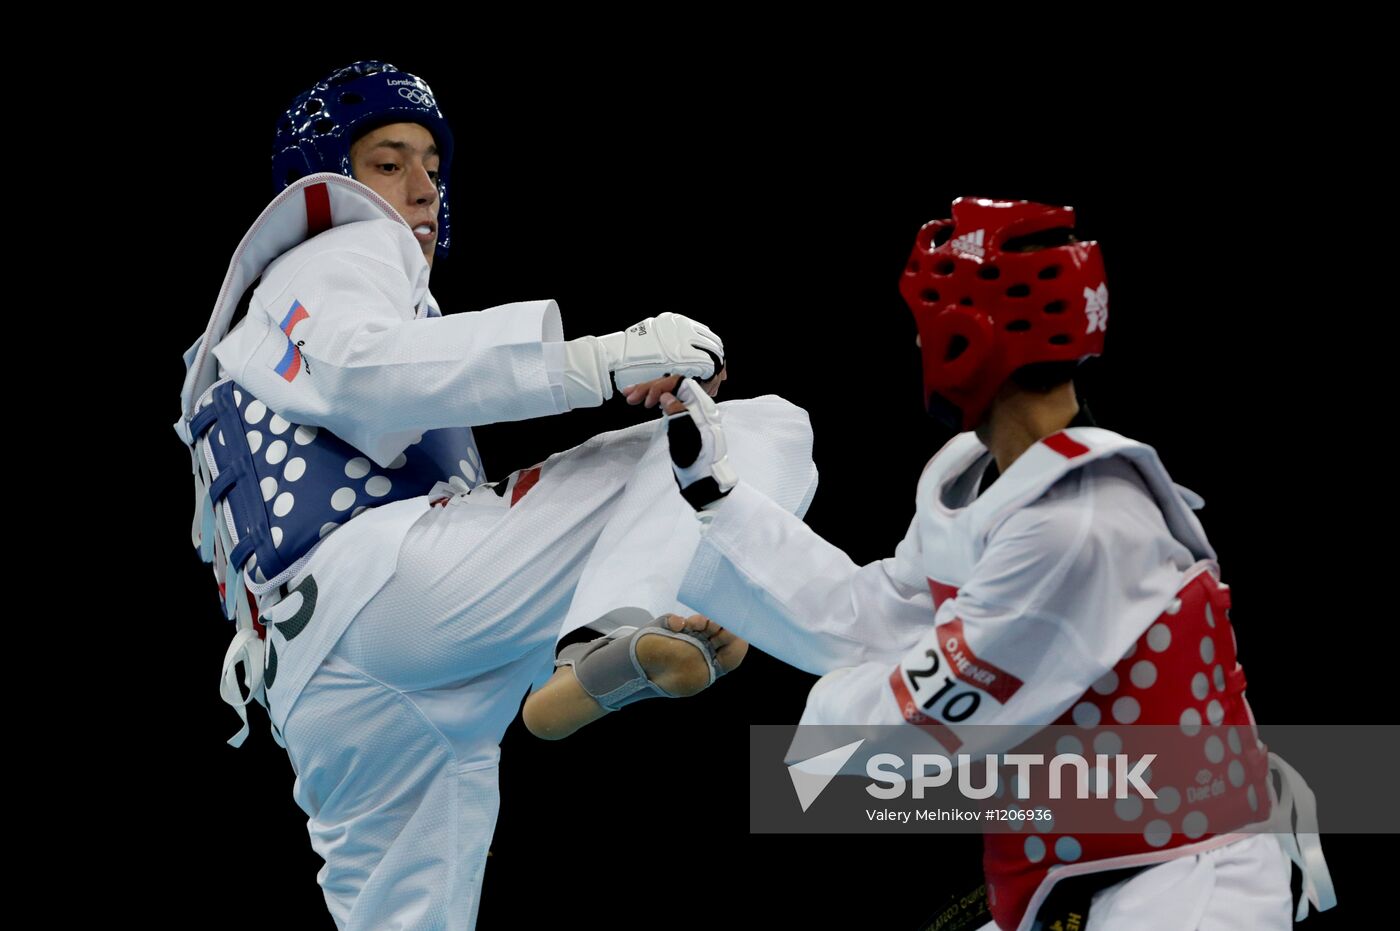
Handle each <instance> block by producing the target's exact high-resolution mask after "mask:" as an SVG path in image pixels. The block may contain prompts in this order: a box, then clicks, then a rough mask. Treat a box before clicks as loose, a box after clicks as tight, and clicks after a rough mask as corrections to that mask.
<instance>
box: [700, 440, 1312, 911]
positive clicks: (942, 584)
mask: <svg viewBox="0 0 1400 931" xmlns="http://www.w3.org/2000/svg"><path fill="white" fill-rule="evenodd" d="M990 461H991V456H990V453H989V452H988V451H987V450H986V448H985V447H984V446H983V445H982V444H981V443H980V442H979V441H978V440H977V438H976V437H975V436H974V435H973V434H972V433H964V434H961V435H959V436H957V437H955V438H954V439H953V440H951V441H950V442H949V443H948V444H947V445H946V446H945V447H944V448H943V449H942V450H941V451H940V452H939V453H938V454H937V455H936V456H935V457H934V459H933V460H931V461H930V463H929V464H928V466H927V467H926V468H925V470H924V473H923V475H922V477H921V479H920V482H919V485H918V489H917V492H916V499H915V515H914V518H913V520H912V521H911V522H910V525H909V529H908V532H907V533H906V534H905V536H904V539H903V540H902V541H901V542H900V543H899V545H898V547H897V548H896V550H895V555H894V556H892V557H889V558H886V559H881V560H878V561H876V562H872V563H870V564H868V565H865V566H857V565H855V564H853V563H852V562H851V560H850V559H849V558H848V557H847V556H846V554H845V553H844V552H842V551H841V550H840V549H838V548H836V547H835V546H832V545H831V544H830V543H828V542H826V541H825V540H823V539H822V538H821V537H819V536H818V535H817V534H816V533H815V532H813V531H812V530H811V529H810V528H809V527H807V525H805V524H804V523H802V522H801V521H800V520H798V519H796V518H794V517H793V516H792V515H791V514H788V513H786V512H785V511H783V510H782V509H781V508H779V507H777V506H775V505H774V504H773V502H771V501H769V500H768V499H767V498H765V496H764V495H763V494H761V493H759V492H758V491H756V490H755V489H753V488H751V487H749V486H748V485H747V483H746V482H744V481H740V483H739V484H738V485H736V486H735V487H734V489H733V490H732V491H731V492H730V494H729V495H728V496H727V497H726V498H725V499H723V500H722V501H721V502H719V503H718V504H717V505H716V506H715V507H714V509H713V510H714V513H713V518H712V519H711V521H710V523H709V524H708V527H707V529H705V530H704V531H703V536H702V542H701V544H700V547H699V548H698V550H697V551H696V556H695V559H694V562H693V564H692V565H691V567H690V570H689V573H688V575H687V577H686V579H685V581H684V582H683V584H682V587H681V591H680V597H681V599H682V600H683V601H685V602H686V603H687V604H690V605H692V606H694V608H695V609H696V610H697V611H700V612H701V613H704V614H706V615H708V616H710V617H712V618H714V619H715V621H716V622H717V623H720V624H722V625H723V626H725V627H726V628H728V629H730V630H732V631H734V632H735V633H737V634H739V635H740V636H741V637H744V638H746V639H748V640H749V641H750V642H751V643H753V644H754V645H755V646H757V647H759V648H761V649H763V650H765V651H767V652H769V653H772V654H773V655H774V656H776V657H778V658H779V659H782V660H784V661H785V662H788V663H790V664H792V665H794V666H797V667H799V668H802V669H804V670H806V671H808V672H811V673H814V674H817V675H819V676H820V677H821V678H820V679H819V680H818V681H817V683H816V684H815V686H813V688H812V690H811V692H810V694H809V695H808V698H807V704H806V709H805V711H804V713H803V716H802V723H803V724H814V725H835V724H847V725H884V724H888V725H904V726H908V725H915V726H919V727H920V728H921V729H923V730H924V731H925V732H926V733H932V734H937V735H939V736H938V741H939V743H940V744H941V746H942V747H943V749H942V750H938V751H934V752H942V753H944V754H946V755H947V756H949V757H950V758H953V757H955V753H954V752H953V751H954V750H956V752H957V753H971V754H980V753H998V752H1003V751H1006V750H1009V749H1011V748H1010V747H1002V746H987V745H980V744H979V740H980V739H982V738H983V735H984V734H985V733H986V732H981V731H978V730H977V729H976V728H974V727H970V726H972V725H988V724H995V725H1004V724H1005V725H1050V724H1052V723H1065V724H1068V723H1073V724H1075V725H1078V726H1079V727H1081V728H1083V734H1084V739H1083V743H1084V744H1086V745H1087V744H1089V743H1091V742H1092V740H1093V738H1094V737H1096V736H1098V735H1099V734H1102V733H1104V732H1105V731H1106V730H1107V729H1108V728H1110V727H1112V726H1113V725H1114V724H1115V722H1118V723H1122V724H1126V723H1132V722H1133V721H1134V720H1138V722H1139V723H1170V724H1173V725H1175V724H1177V722H1178V721H1180V722H1181V726H1182V727H1183V729H1187V728H1188V724H1189V723H1190V722H1192V721H1195V722H1197V729H1199V722H1200V721H1201V720H1202V719H1203V718H1205V719H1209V720H1210V722H1211V723H1212V724H1218V723H1221V722H1222V720H1223V723H1224V724H1227V725H1228V724H1232V723H1236V718H1238V723H1239V725H1240V730H1241V732H1244V729H1245V728H1246V727H1247V726H1249V725H1252V718H1251V717H1249V716H1248V711H1247V707H1246V706H1245V705H1244V700H1243V673H1242V672H1241V671H1237V669H1232V668H1229V667H1234V666H1235V664H1234V646H1233V637H1232V636H1229V634H1228V632H1227V631H1225V630H1223V628H1224V627H1228V623H1229V622H1228V618H1227V617H1225V616H1224V611H1223V610H1220V609H1221V608H1222V607H1223V606H1227V605H1228V595H1227V594H1223V592H1224V591H1225V587H1224V586H1222V585H1218V584H1217V578H1218V570H1217V569H1216V566H1215V563H1214V553H1213V551H1212V550H1211V548H1210V545H1209V543H1208V542H1207V541H1206V538H1205V534H1204V532H1203V531H1202V529H1201V526H1200V524H1199V522H1198V521H1197V520H1196V518H1195V516H1194V514H1193V513H1192V510H1191V507H1190V506H1188V504H1187V501H1190V502H1191V503H1192V504H1193V505H1194V506H1196V507H1199V506H1200V505H1201V502H1200V500H1199V499H1198V498H1196V496H1195V495H1194V494H1192V493H1190V492H1189V491H1186V490H1185V489H1180V488H1179V487H1177V486H1174V485H1173V484H1172V483H1171V481H1170V479H1169V477H1168V476H1167V474H1166V472H1165V470H1164V469H1163V468H1162V466H1161V464H1160V462H1159V460H1158V459H1157V456H1156V454H1155V453H1154V452H1153V451H1152V450H1151V449H1150V448H1148V447H1145V446H1142V445H1141V444H1138V443H1134V442H1133V441H1130V440H1127V439H1124V438H1123V437H1120V436H1118V435H1117V434H1113V433H1110V432H1109V431H1106V430H1101V429H1098V428H1093V427H1085V428H1079V427H1076V428H1072V429H1067V430H1065V431H1063V432H1061V433H1059V434H1056V435H1054V436H1052V437H1048V438H1046V439H1045V440H1044V441H1042V442H1039V443H1036V444H1035V445H1034V446H1032V447H1031V448H1030V449H1029V450H1027V452H1026V453H1025V454H1023V455H1022V456H1021V457H1020V458H1019V459H1017V460H1016V462H1014V463H1013V464H1012V465H1011V467H1010V468H1009V469H1008V470H1007V471H1006V472H1005V473H1004V474H1002V475H1000V476H999V477H998V478H997V479H996V481H995V482H993V483H992V484H991V485H990V486H988V487H987V489H986V490H985V491H984V492H982V493H981V494H980V495H979V485H980V482H981V480H982V478H983V474H984V472H985V469H986V468H987V466H988V464H989V463H990ZM739 474H740V475H741V476H742V475H743V473H742V471H741V472H740V473H739ZM1192 583H1195V584H1194V585H1193V584H1192ZM1191 592H1198V594H1194V595H1193V594H1190V593H1191ZM1210 599H1213V601H1212V600H1210ZM1183 603H1185V604H1187V606H1188V608H1189V610H1188V609H1184V608H1183V607H1182V605H1183ZM1211 604H1214V606H1215V610H1212V608H1211ZM1173 612H1176V613H1178V614H1179V615H1180V618H1177V617H1173ZM1188 614H1190V615H1192V617H1190V618H1187V615H1188ZM1217 624H1218V625H1219V626H1216V625H1217ZM1183 625H1196V626H1194V627H1188V626H1183ZM1197 628H1199V632H1197ZM1173 632H1175V634H1176V636H1175V639H1174V640H1173V639H1172V633H1173ZM1205 640H1210V644H1208V645H1207V644H1206V643H1205V642H1204V641H1205ZM1227 641H1228V646H1227ZM1173 644H1174V645H1173ZM1197 644H1200V652H1199V654H1198V653H1197V652H1196V650H1197ZM1217 648H1218V649H1217ZM1207 651H1209V652H1210V653H1211V655H1210V657H1209V658H1210V659H1211V660H1212V662H1215V661H1217V660H1219V661H1221V662H1224V663H1228V664H1229V666H1221V665H1216V666H1215V667H1214V668H1213V667H1212V666H1211V665H1209V664H1203V660H1205V659H1206V658H1207V656H1206V653H1207ZM1227 651H1228V656H1227ZM1216 653H1218V654H1219V655H1218V656H1217V655H1216ZM934 656H937V657H938V658H939V660H941V665H940V663H939V662H938V661H933V662H932V666H933V667H934V671H933V672H932V673H930V666H931V659H930V658H931V657H934ZM1192 664H1194V665H1192ZM1159 668H1160V672H1159ZM911 672H915V675H913V676H911V675H910V673H911ZM1227 673H1228V675H1227ZM1120 679H1121V682H1120ZM1201 684H1204V685H1206V687H1207V690H1208V691H1209V694H1200V693H1199V692H1197V693H1196V694H1193V688H1196V687H1198V686H1199V685H1201ZM1177 685H1179V686H1180V687H1179V688H1177ZM1154 687H1155V694H1154ZM1178 692H1179V693H1180V694H1178ZM1187 705H1194V707H1195V709H1196V710H1187ZM1193 716H1194V717H1193ZM1105 736H1107V737H1110V738H1111V737H1113V736H1114V735H1112V734H1106V735H1105ZM1231 740H1232V744H1231V749H1232V751H1236V752H1238V751H1242V750H1245V749H1247V748H1246V747H1242V746H1239V745H1237V744H1236V743H1235V738H1234V737H1232V738H1231ZM1096 746H1097V745H1096ZM974 758H976V757H975V756H974ZM1226 762H1228V761H1225V760H1222V761H1221V764H1222V769H1220V770H1219V771H1218V772H1219V774H1220V778H1221V781H1222V783H1223V782H1224V781H1225V773H1226V770H1225V769H1224V768H1223V766H1224V764H1225V763H1226ZM1264 765H1267V763H1265V764H1264ZM1257 769H1259V771H1262V769H1261V768H1257ZM1255 771H1256V770H1250V771H1249V772H1250V773H1251V774H1253V773H1254V772H1255ZM1245 775H1246V770H1245V769H1244V768H1243V767H1242V766H1239V765H1238V764H1236V765H1232V767H1231V769H1230V770H1229V778H1230V785H1231V786H1232V787H1233V788H1231V790H1230V791H1231V792H1232V793H1234V795H1235V796H1236V798H1235V802H1234V806H1235V809H1236V810H1237V812H1244V813H1245V818H1244V821H1248V820H1251V819H1250V813H1257V816H1258V818H1260V819H1262V818H1263V816H1264V815H1265V814H1267V810H1264V811H1261V810H1260V808H1259V806H1260V803H1261V800H1262V799H1261V791H1260V786H1261V785H1262V781H1260V783H1259V784H1255V783H1253V782H1251V784H1250V785H1248V786H1245V785H1244V782H1245V778H1244V777H1245ZM1236 777H1239V781H1235V780H1236ZM1246 791H1247V792H1248V795H1247V796H1246ZM1262 801H1264V802H1265V804H1267V801H1266V800H1262ZM1246 803H1247V805H1248V807H1246ZM1187 808H1188V806H1182V807H1181V809H1180V810H1179V811H1178V812H1176V813H1175V814H1174V815H1173V819H1174V820H1171V819H1169V820H1164V821H1162V822H1160V823H1157V822H1154V823H1152V824H1148V825H1146V828H1145V830H1146V834H1145V835H1143V834H1126V833H1125V834H1123V835H1110V836H1109V837H1110V841H1109V842H1110V843H1111V844H1113V845H1114V848H1113V849H1112V850H1101V851H1100V852H1098V853H1096V852H1095V848H1094V846H1093V844H1092V843H1091V840H1092V838H1090V837H1087V836H1086V837H1084V838H1078V839H1075V838H1068V839H1067V840H1066V841H1064V842H1061V843H1056V842H1055V841H1054V839H1053V837H1051V838H1047V839H1048V840H1049V842H1050V849H1049V850H1047V849H1046V843H1045V842H1044V841H1045V840H1047V839H1042V838H1039V837H1035V838H1025V837H1022V836H1020V835H1010V836H1008V835H991V834H989V835H987V836H986V838H985V841H986V843H987V846H988V856H987V860H986V863H985V864H984V865H985V866H986V867H987V868H988V890H989V893H988V895H989V901H990V902H991V903H992V906H993V915H994V918H996V920H998V921H1000V922H1001V925H1000V927H1002V928H1003V929H1005V931H1010V929H1011V928H1017V927H1019V928H1023V929H1028V928H1030V927H1031V923H1032V921H1033V920H1034V917H1035V912H1036V908H1037V907H1038V905H1039V904H1040V903H1041V902H1043V901H1044V897H1045V895H1046V894H1048V891H1049V889H1050V886H1051V885H1052V884H1053V882H1054V881H1055V879H1056V878H1057V877H1058V876H1060V875H1070V874H1073V873H1077V872H1094V871H1096V870H1098V869H1109V868H1115V867H1129V866H1142V865H1146V864H1158V865H1152V866H1149V867H1148V868H1147V869H1145V870H1143V871H1142V872H1140V873H1138V874H1137V875H1135V876H1132V877H1131V878H1129V879H1127V880H1125V881H1123V882H1120V883H1118V884H1117V885H1113V886H1109V887H1107V888H1105V889H1103V890H1101V891H1100V892H1098V893H1096V894H1095V897H1094V904H1093V908H1092V910H1091V912H1090V916H1089V928H1091V929H1096V931H1097V929H1105V928H1107V929H1116V928H1127V927H1131V928H1135V929H1148V931H1152V929H1163V931H1165V929H1195V928H1211V929H1216V928H1221V929H1223V928H1241V929H1243V928H1250V929H1259V928H1270V929H1272V928H1279V929H1284V928H1289V927H1291V926H1292V925H1291V916H1290V905H1291V896H1290V892H1289V872H1290V867H1289V859H1288V857H1287V856H1285V853H1284V850H1283V848H1284V847H1286V846H1288V845H1289V844H1290V843H1293V841H1292V839H1291V836H1290V838H1289V840H1287V841H1282V842H1280V841H1276V840H1275V837H1274V836H1272V835H1270V834H1241V833H1234V834H1218V835H1207V836H1206V837H1205V838H1204V839H1200V838H1201V834H1202V833H1203V831H1202V830H1197V829H1196V827H1197V826H1198V825H1204V824H1205V818H1204V816H1203V815H1201V814H1197V815H1195V816H1194V817H1195V819H1196V820H1194V821H1193V820H1189V819H1188V820H1186V821H1185V822H1182V821H1181V820H1180V819H1181V818H1182V817H1185V816H1188V815H1189V812H1188V810H1187ZM1136 817H1138V818H1140V819H1141V821H1142V822H1146V821H1147V820H1148V819H1149V818H1150V817H1151V814H1150V812H1149V813H1148V814H1145V815H1144V814H1138V815H1136ZM1211 817H1212V818H1217V815H1216V813H1215V812H1212V813H1211ZM1215 823H1219V822H1218V821H1211V824H1215ZM1240 823H1243V822H1241V821H1237V822H1236V824H1240ZM1183 824H1184V827H1183ZM1225 827H1233V825H1225ZM1163 831H1164V832H1165V834H1163V833H1162V832H1163ZM1183 831H1184V832H1185V833H1184V834H1183ZM1008 837H1009V838H1010V839H1009V841H1007V840H1005V839H1007V838H1008ZM1168 840H1171V841H1175V842H1176V843H1175V844H1174V845H1170V846H1167V844H1168ZM1081 842H1082V843H1081ZM1008 843H1010V844H1014V845H1015V846H1014V848H1010V847H1007V844H1008ZM1023 844H1024V847H1022V846H1021V845H1023ZM994 845H1001V847H997V848H996V849H995V850H994ZM1003 848H1005V850H1003ZM993 854H995V856H993ZM1304 856H1305V857H1310V859H1309V863H1310V864H1315V863H1316V862H1317V861H1319V860H1320V856H1321V855H1320V848H1318V849H1317V851H1316V854H1315V856H1314V855H1312V854H1311V852H1310V853H1309V854H1306V855H1304ZM1111 857H1116V858H1117V859H1114V860H1112V862H1111V864H1109V865H1103V866H1100V865H1099V864H1101V863H1109V859H1110V858H1111ZM1096 860H1097V862H1092V861H1096ZM931 862H932V861H931ZM1313 874H1316V876H1317V879H1318V883H1319V884H1325V883H1324V881H1325V866H1324V867H1323V868H1322V870H1321V871H1320V872H1319V871H1318V870H1317V869H1316V867H1315V865H1314V868H1313ZM1311 881H1312V880H1311V878H1310V880H1309V882H1310V886H1309V889H1310V891H1314V890H1313V889H1312V886H1311ZM1329 895H1330V888H1327V889H1325V890H1324V893H1323V898H1324V900H1325V899H1326V898H1327V897H1328V896H1329ZM998 897H1000V900H1001V901H1000V905H998V901H997V900H998ZM1314 904H1317V903H1316V901H1315V902H1314ZM1326 904H1330V902H1328V903H1326ZM987 927H988V928H993V927H995V925H988V926H987Z"/></svg>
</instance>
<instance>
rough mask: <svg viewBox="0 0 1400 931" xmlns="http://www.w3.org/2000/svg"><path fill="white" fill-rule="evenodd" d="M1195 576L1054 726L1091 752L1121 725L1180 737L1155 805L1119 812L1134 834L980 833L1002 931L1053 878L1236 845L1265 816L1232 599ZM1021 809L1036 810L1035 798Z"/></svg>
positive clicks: (1162, 766)
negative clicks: (1241, 831) (1158, 728)
mask: <svg viewBox="0 0 1400 931" xmlns="http://www.w3.org/2000/svg"><path fill="white" fill-rule="evenodd" d="M1197 568H1198V570H1199V571H1195V570H1193V573H1194V574H1191V575H1188V580H1187V581H1186V583H1185V584H1184V585H1183V586H1182V588H1181V590H1180V593H1179V595H1178V602H1179V603H1173V605H1172V607H1170V608H1168V610H1167V611H1165V612H1163V613H1162V615H1161V616H1160V617H1159V618H1158V619H1157V620H1156V621H1155V622H1154V623H1153V624H1152V625H1151V626H1150V627H1149V628H1148V629H1147V630H1146V631H1145V632H1144V633H1143V634H1142V636H1141V637H1139V638H1138V640H1137V642H1136V643H1134V645H1133V647H1132V648H1131V649H1130V650H1129V651H1128V653H1127V655H1126V656H1124V657H1123V659H1122V660H1120V661H1119V662H1118V664H1117V665H1116V666H1115V667H1114V668H1113V670H1112V672H1111V673H1109V674H1108V675H1106V676H1104V677H1103V679H1101V680H1100V681H1099V682H1096V683H1095V684H1094V686H1093V687H1092V688H1090V689H1089V690H1088V691H1086V692H1085V693H1084V695H1083V697H1082V698H1080V699H1079V700H1078V701H1077V702H1075V703H1074V705H1073V706H1072V707H1071V708H1070V710H1068V711H1066V712H1065V713H1064V714H1063V715H1061V716H1060V717H1059V718H1058V719H1057V720H1055V721H1054V722H1052V723H1053V724H1055V725H1063V726H1064V727H1066V728H1073V730H1074V731H1075V733H1076V734H1077V735H1079V737H1080V739H1081V740H1082V743H1083V746H1084V748H1085V752H1086V753H1089V752H1092V751H1089V750H1088V748H1090V747H1095V748H1101V747H1103V746H1104V745H1105V741H1104V740H1103V739H1101V738H1107V742H1108V744H1109V745H1110V746H1114V745H1117V746H1121V744H1122V739H1121V737H1120V736H1119V735H1118V734H1115V733H1114V728H1115V726H1117V725H1122V724H1133V725H1135V726H1137V725H1165V726H1170V727H1171V728H1175V729H1176V731H1175V732H1173V734H1172V737H1173V739H1172V740H1171V742H1170V744H1169V746H1170V751H1171V752H1170V753H1164V754H1162V755H1159V757H1158V758H1157V759H1156V760H1155V761H1154V762H1153V765H1152V767H1151V768H1150V769H1149V770H1148V774H1149V775H1148V779H1147V782H1148V784H1149V785H1151V787H1152V789H1153V791H1155V792H1156V793H1157V795H1158V797H1157V799H1156V800H1139V799H1128V800H1121V801H1120V802H1118V803H1116V804H1115V805H1114V812H1115V815H1116V816H1117V818H1118V819H1119V820H1120V821H1121V822H1122V825H1121V827H1122V828H1124V829H1127V828H1131V833H1127V832H1125V833H1113V834H1060V833H1041V832H1039V831H1035V830H1034V829H1033V828H1030V827H1027V828H1023V829H1022V830H1021V831H1020V832H1019V833H1012V834H1008V833H988V834H986V835H984V838H983V840H984V844H983V847H984V855H983V870H984V872H985V874H986V878H987V899H988V903H989V905H990V906H991V911H992V917H993V918H995V919H996V922H997V925H998V926H999V927H1001V928H1003V929H1007V931H1010V929H1012V928H1016V927H1018V926H1020V924H1021V923H1022V920H1023V918H1024V916H1025V915H1026V914H1027V913H1033V912H1034V911H1035V909H1036V908H1038V907H1039V904H1040V902H1041V901H1043V899H1044V897H1045V895H1046V894H1047V893H1048V892H1049V889H1050V886H1051V885H1052V884H1053V883H1054V882H1055V881H1056V880H1058V879H1061V878H1064V877H1066V876H1070V875H1076V874H1080V873H1091V872H1098V871H1101V870H1110V869H1120V868H1123V867H1130V866H1138V865H1143V864H1149V863H1156V862H1161V861H1165V860H1170V859H1174V858H1176V857H1178V856H1182V855H1184V854H1186V853H1188V852H1193V853H1194V852H1198V851H1200V850H1203V849H1209V848H1211V847H1216V846H1220V845H1222V844H1225V843H1230V842H1232V841H1234V840H1238V839H1239V838H1238V836H1235V835H1231V834H1230V833H1229V832H1231V831H1233V830H1236V829H1238V828H1241V827H1243V826H1245V825H1248V824H1252V823H1255V822H1259V821H1262V820H1264V819H1265V818H1267V817H1268V815H1269V793H1268V788H1267V783H1266V780H1267V778H1268V756H1267V752H1266V751H1265V749H1264V748H1263V747H1262V745H1261V744H1260V743H1259V741H1258V738H1257V735H1256V733H1255V730H1254V717H1253V715H1252V714H1251V712H1250V709H1249V705H1248V703H1247V702H1246V701H1245V697H1244V688H1245V678H1244V670H1243V669H1242V668H1241V666H1240V665H1239V663H1238V661H1237V660H1236V655H1235V637H1234V631H1233V630H1232V629H1231V627H1230V620H1229V617H1228V615H1227V613H1226V612H1227V610H1228V609H1229V607H1230V594H1229V590H1228V589H1227V588H1226V587H1224V586H1222V585H1220V584H1219V583H1218V582H1216V580H1215V577H1214V576H1213V575H1212V574H1211V573H1210V572H1209V571H1207V570H1206V568H1205V566H1204V565H1201V566H1198V567H1197ZM1059 732H1060V733H1062V732H1063V731H1059ZM1178 732H1179V733H1178ZM1136 733H1137V734H1142V733H1144V732H1142V731H1138V732H1136ZM1148 739H1149V740H1150V737H1149V738H1148ZM1159 749H1160V748H1159ZM1053 752H1054V751H1053V750H1051V754H1053ZM1049 758H1050V755H1047V756H1046V759H1049ZM1040 803H1041V804H1047V805H1050V806H1052V807H1056V808H1060V806H1063V805H1064V804H1065V802H1064V800H1058V801H1054V802H1050V801H1049V800H1048V799H1042V800H1040ZM1020 804H1022V805H1023V806H1024V807H1027V808H1032V807H1038V802H1037V799H1036V798H1035V796H1034V795H1032V797H1031V798H1030V799H1028V800H1025V801H1023V802H1021V803H1020ZM1099 804H1100V805H1103V804H1104V803H1099ZM1061 810H1062V809H1061ZM1052 827H1053V826H1052ZM1047 880H1048V881H1047Z"/></svg>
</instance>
